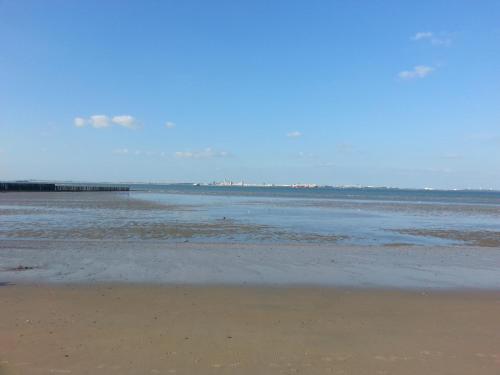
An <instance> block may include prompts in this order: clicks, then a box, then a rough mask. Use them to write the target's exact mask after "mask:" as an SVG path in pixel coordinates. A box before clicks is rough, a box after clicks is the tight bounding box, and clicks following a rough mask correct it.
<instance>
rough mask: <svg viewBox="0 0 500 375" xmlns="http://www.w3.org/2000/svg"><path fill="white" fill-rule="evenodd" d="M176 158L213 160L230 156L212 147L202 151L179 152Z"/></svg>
mask: <svg viewBox="0 0 500 375" xmlns="http://www.w3.org/2000/svg"><path fill="white" fill-rule="evenodd" d="M174 156H175V157H176V158H178V159H213V158H225V157H228V156H229V153H228V152H226V151H216V150H213V149H211V148H210V147H208V148H206V149H204V150H201V151H177V152H176V153H175V154H174Z"/></svg>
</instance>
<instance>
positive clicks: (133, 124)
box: [112, 115, 139, 129]
mask: <svg viewBox="0 0 500 375" xmlns="http://www.w3.org/2000/svg"><path fill="white" fill-rule="evenodd" d="M112 121H113V123H115V124H116V125H119V126H123V127H124V128H128V129H137V128H138V126H139V125H138V124H137V121H136V120H135V118H134V117H133V116H130V115H120V116H114V117H113V119H112Z"/></svg>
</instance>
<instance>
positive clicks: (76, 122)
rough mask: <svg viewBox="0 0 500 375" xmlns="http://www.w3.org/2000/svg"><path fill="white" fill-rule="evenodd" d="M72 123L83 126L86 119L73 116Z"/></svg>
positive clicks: (78, 126) (85, 123) (79, 126)
mask: <svg viewBox="0 0 500 375" xmlns="http://www.w3.org/2000/svg"><path fill="white" fill-rule="evenodd" d="M73 123H74V124H75V126H76V127H77V128H83V127H84V126H85V125H87V120H86V119H84V118H83V117H75V119H74V120H73Z"/></svg>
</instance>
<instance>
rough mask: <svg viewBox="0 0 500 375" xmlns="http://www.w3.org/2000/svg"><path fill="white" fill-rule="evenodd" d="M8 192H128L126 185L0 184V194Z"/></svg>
mask: <svg viewBox="0 0 500 375" xmlns="http://www.w3.org/2000/svg"><path fill="white" fill-rule="evenodd" d="M8 191H67V192H78V191H130V187H129V186H126V185H108V184H57V183H46V182H0V192H8Z"/></svg>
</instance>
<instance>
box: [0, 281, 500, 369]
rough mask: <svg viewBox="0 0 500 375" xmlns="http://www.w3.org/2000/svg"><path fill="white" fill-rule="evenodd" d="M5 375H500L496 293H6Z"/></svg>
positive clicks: (2, 327) (113, 289)
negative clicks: (475, 374) (499, 373)
mask: <svg viewBox="0 0 500 375" xmlns="http://www.w3.org/2000/svg"><path fill="white" fill-rule="evenodd" d="M0 299H1V301H2V308H1V309H0V332H2V334H1V336H0V356H1V358H0V366H1V367H0V368H1V371H0V373H1V374H2V375H11V374H113V373H116V374H221V373H222V374H225V373H228V374H229V373H232V374H329V373H331V374H415V375H416V374H471V373H478V374H498V371H499V369H500V333H499V331H498V327H499V326H500V294H499V293H498V292H475V293H468V292H446V293H441V292H434V293H421V292H410V291H399V292H398V291H382V290H359V289H335V288H270V287H268V288H245V287H230V286H224V287H216V286H212V287H201V286H197V287H193V286H178V287H173V286H171V287H169V286H147V285H130V284H129V285H113V284H108V285H99V286H97V285H95V286H3V287H1V288H0Z"/></svg>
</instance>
